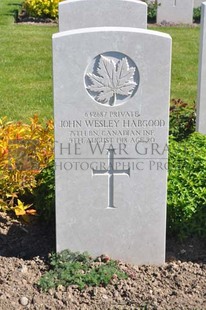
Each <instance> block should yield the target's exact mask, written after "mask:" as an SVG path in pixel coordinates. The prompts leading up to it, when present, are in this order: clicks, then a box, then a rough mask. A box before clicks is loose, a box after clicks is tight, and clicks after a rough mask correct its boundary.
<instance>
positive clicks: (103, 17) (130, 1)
mask: <svg viewBox="0 0 206 310" xmlns="http://www.w3.org/2000/svg"><path fill="white" fill-rule="evenodd" d="M89 27H133V28H143V29H146V28H147V4H146V3H145V2H142V1H138V0H68V1H62V2H60V3H59V31H60V32H61V31H67V30H72V29H79V28H89Z"/></svg>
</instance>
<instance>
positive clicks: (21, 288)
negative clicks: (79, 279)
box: [0, 213, 206, 310]
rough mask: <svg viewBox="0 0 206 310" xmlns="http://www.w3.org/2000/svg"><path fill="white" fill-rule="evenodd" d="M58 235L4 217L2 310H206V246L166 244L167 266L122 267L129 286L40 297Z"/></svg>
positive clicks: (0, 220)
mask: <svg viewBox="0 0 206 310" xmlns="http://www.w3.org/2000/svg"><path fill="white" fill-rule="evenodd" d="M54 236H55V232H54V228H53V227H52V226H51V225H46V224H45V223H35V222H34V223H32V224H29V225H28V224H23V223H20V222H18V221H15V220H12V219H11V218H10V217H9V216H8V215H5V214H4V213H0V309H1V310H13V309H15V310H20V309H35V310H40V309H41V310H43V309H52V310H53V309H54V310H56V309H57V310H58V309H67V310H73V309H74V310H77V309H78V310H79V309H81V310H87V309H94V310H95V309H96V310H104V309H105V310H106V309H107V310H114V309H122V310H123V309H144V310H146V309H164V310H166V309H184V310H185V309H193V310H194V309H201V310H202V309H206V281H205V279H206V278H205V277H206V242H205V241H204V240H197V239H192V240H187V241H185V242H184V243H183V242H182V243H181V242H178V243H177V242H175V240H168V241H167V262H166V263H165V264H164V265H163V266H159V267H158V266H132V265H129V264H125V263H123V262H120V263H119V264H120V267H121V268H122V269H123V270H125V271H126V272H127V273H128V274H129V278H128V279H127V280H121V281H120V282H119V283H113V284H111V285H109V286H108V287H107V288H103V287H98V288H87V289H85V290H83V291H81V292H80V291H79V290H78V289H77V288H76V287H75V286H72V287H69V288H67V289H66V288H64V287H59V288H58V290H57V291H54V290H50V291H49V292H48V293H41V292H39V290H38V288H37V286H36V283H37V281H38V279H39V278H40V276H41V275H42V274H43V273H44V272H45V270H47V268H48V267H47V264H46V259H47V257H48V253H50V252H51V251H53V250H54V249H55V246H54V244H55V237H54Z"/></svg>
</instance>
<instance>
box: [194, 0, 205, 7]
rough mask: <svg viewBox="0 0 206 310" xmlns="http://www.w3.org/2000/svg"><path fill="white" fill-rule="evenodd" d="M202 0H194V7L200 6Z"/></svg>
mask: <svg viewBox="0 0 206 310" xmlns="http://www.w3.org/2000/svg"><path fill="white" fill-rule="evenodd" d="M202 2H204V0H194V8H198V7H199V6H201V4H202Z"/></svg>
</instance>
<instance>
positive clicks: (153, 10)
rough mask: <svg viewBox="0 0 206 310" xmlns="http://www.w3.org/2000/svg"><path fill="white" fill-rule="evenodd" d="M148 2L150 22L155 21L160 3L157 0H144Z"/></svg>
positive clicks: (148, 18) (148, 19)
mask: <svg viewBox="0 0 206 310" xmlns="http://www.w3.org/2000/svg"><path fill="white" fill-rule="evenodd" d="M143 1H144V2H145V3H146V4H147V7H148V9H147V21H148V22H149V23H155V22H156V18H157V8H158V6H159V5H160V4H158V1H157V0H153V1H148V0H143Z"/></svg>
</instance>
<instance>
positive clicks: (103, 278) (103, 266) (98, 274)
mask: <svg viewBox="0 0 206 310" xmlns="http://www.w3.org/2000/svg"><path fill="white" fill-rule="evenodd" d="M50 268H51V270H50V271H48V272H46V274H45V275H43V276H42V277H41V279H40V280H39V282H38V285H39V287H40V288H41V289H42V290H43V291H48V290H49V289H50V288H57V287H58V286H59V285H63V286H65V287H67V286H69V285H77V286H78V288H79V289H80V290H82V289H83V288H85V287H86V286H100V285H101V286H106V285H108V284H109V283H110V282H111V280H112V279H113V278H114V277H115V278H116V279H125V278H127V275H126V274H125V273H124V272H122V271H120V269H119V268H118V265H117V262H116V261H113V260H106V261H105V262H104V261H101V262H99V263H97V262H96V263H95V260H94V259H92V258H91V256H90V255H89V254H88V253H83V254H80V253H78V252H76V253H73V252H70V251H68V250H65V251H62V252H61V253H57V254H53V255H51V257H50Z"/></svg>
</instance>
